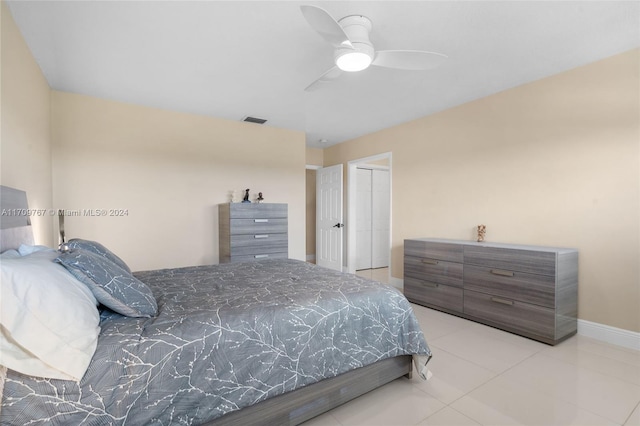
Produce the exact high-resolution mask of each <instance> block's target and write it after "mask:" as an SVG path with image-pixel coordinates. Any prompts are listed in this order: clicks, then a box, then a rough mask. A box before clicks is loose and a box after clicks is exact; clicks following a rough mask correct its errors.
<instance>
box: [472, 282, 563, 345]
mask: <svg viewBox="0 0 640 426" xmlns="http://www.w3.org/2000/svg"><path fill="white" fill-rule="evenodd" d="M464 314H465V315H468V316H470V317H472V318H473V319H480V320H484V321H486V322H487V323H488V324H489V325H493V326H496V327H500V328H503V329H506V330H509V331H513V332H516V333H522V334H525V335H533V336H540V337H543V338H544V339H547V340H548V339H554V334H555V313H554V311H553V309H549V308H544V307H541V306H537V305H532V304H529V303H523V302H519V301H515V300H512V299H507V298H502V297H498V296H491V295H488V294H484V293H478V292H476V291H471V290H464Z"/></svg>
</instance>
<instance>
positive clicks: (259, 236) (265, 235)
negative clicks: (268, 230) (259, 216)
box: [253, 234, 269, 238]
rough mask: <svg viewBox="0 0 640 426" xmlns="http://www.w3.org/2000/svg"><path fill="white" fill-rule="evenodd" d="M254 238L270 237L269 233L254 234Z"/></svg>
mask: <svg viewBox="0 0 640 426" xmlns="http://www.w3.org/2000/svg"><path fill="white" fill-rule="evenodd" d="M253 238H269V235H267V234H261V235H254V236H253Z"/></svg>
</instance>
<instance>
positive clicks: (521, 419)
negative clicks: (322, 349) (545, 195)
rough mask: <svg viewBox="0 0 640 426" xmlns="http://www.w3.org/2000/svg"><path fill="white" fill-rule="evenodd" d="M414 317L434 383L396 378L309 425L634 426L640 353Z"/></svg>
mask: <svg viewBox="0 0 640 426" xmlns="http://www.w3.org/2000/svg"><path fill="white" fill-rule="evenodd" d="M413 308H414V312H415V314H416V316H417V318H418V320H419V321H420V325H421V326H422V330H423V331H424V334H425V337H426V339H427V343H428V344H429V346H430V347H431V349H432V351H433V354H434V356H433V358H432V360H431V362H430V363H429V368H430V370H431V371H432V373H433V377H432V378H431V379H430V380H429V381H427V382H425V381H423V380H421V379H419V378H418V375H417V374H414V378H413V379H411V380H409V379H406V378H401V379H397V380H395V381H393V382H391V383H389V384H387V385H385V386H383V387H381V388H378V389H376V390H374V391H372V392H369V393H368V394H365V395H363V396H361V397H360V398H357V399H355V400H353V401H351V402H349V403H347V404H344V405H342V406H340V407H338V408H336V409H334V410H332V411H329V412H328V413H325V414H323V415H321V416H319V417H317V418H315V419H312V420H310V421H309V422H307V423H305V425H306V426H324V425H345V426H346V425H362V426H372V425H384V426H390V425H431V426H435V425H440V426H445V425H535V426H547V425H576V426H582V425H625V426H632V425H633V426H640V352H638V351H634V350H631V349H627V348H623V347H619V346H615V345H610V344H607V343H604V342H600V341H598V340H594V339H589V338H586V337H583V336H574V337H572V338H570V339H568V340H567V341H565V342H563V343H561V344H559V345H556V346H549V345H546V344H543V343H539V342H536V341H533V340H530V339H526V338H524V337H520V336H516V335H514V334H511V333H507V332H503V331H500V330H497V329H494V328H491V327H487V326H484V325H481V324H477V323H474V322H471V321H467V320H464V319H461V318H458V317H455V316H452V315H448V314H445V313H442V312H438V311H435V310H432V309H428V308H425V307H422V306H418V305H413Z"/></svg>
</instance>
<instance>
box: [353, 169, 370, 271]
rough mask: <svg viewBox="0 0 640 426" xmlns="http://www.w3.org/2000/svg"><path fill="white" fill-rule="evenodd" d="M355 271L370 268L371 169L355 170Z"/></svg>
mask: <svg viewBox="0 0 640 426" xmlns="http://www.w3.org/2000/svg"><path fill="white" fill-rule="evenodd" d="M356 179H357V180H358V181H357V184H356V185H357V188H358V189H357V191H356V225H355V226H356V271H359V270H362V269H371V265H372V263H371V253H372V250H371V244H372V243H373V242H372V240H371V237H372V234H371V231H372V223H371V220H372V211H371V207H372V205H371V201H372V200H371V189H372V188H371V183H372V180H371V169H361V168H358V169H357V170H356Z"/></svg>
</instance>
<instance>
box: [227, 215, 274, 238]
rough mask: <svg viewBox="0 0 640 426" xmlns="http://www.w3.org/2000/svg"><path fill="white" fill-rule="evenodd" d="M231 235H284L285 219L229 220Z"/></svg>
mask: <svg viewBox="0 0 640 426" xmlns="http://www.w3.org/2000/svg"><path fill="white" fill-rule="evenodd" d="M230 222H231V235H236V234H252V235H255V234H284V233H286V232H287V219H269V218H256V219H231V220H230Z"/></svg>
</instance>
